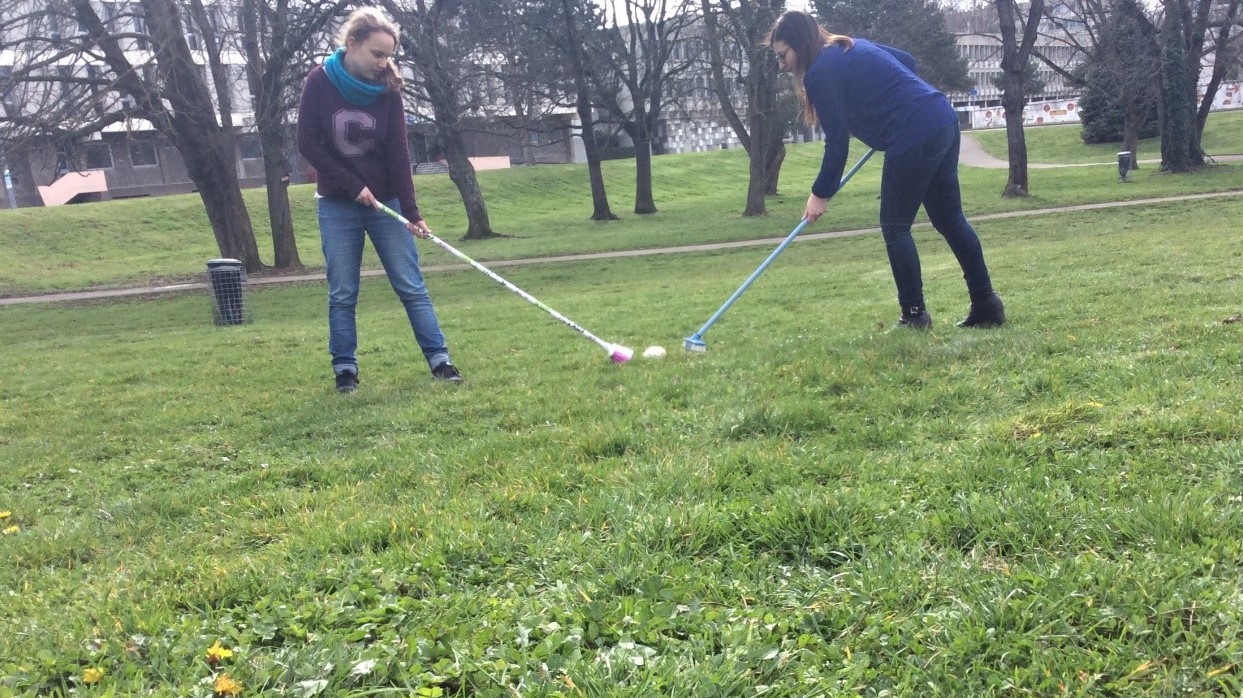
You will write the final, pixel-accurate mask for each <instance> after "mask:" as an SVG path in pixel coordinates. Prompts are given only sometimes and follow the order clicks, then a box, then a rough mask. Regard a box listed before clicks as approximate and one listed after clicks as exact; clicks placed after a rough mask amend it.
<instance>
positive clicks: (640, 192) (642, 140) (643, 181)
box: [634, 133, 656, 215]
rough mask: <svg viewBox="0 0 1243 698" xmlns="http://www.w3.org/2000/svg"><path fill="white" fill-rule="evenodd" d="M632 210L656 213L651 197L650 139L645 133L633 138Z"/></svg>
mask: <svg viewBox="0 0 1243 698" xmlns="http://www.w3.org/2000/svg"><path fill="white" fill-rule="evenodd" d="M634 212H635V213H637V214H639V215H644V214H648V213H656V201H655V199H653V198H652V139H651V136H649V135H648V134H646V133H641V134H638V138H636V139H634Z"/></svg>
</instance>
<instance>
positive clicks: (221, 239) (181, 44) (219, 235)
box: [140, 0, 263, 272]
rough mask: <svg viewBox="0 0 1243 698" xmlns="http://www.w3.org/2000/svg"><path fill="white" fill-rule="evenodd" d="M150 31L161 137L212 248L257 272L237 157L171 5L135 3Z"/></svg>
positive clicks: (159, 0) (157, 0)
mask: <svg viewBox="0 0 1243 698" xmlns="http://www.w3.org/2000/svg"><path fill="white" fill-rule="evenodd" d="M140 4H141V6H142V8H143V11H144V14H145V15H146V18H147V22H148V24H149V26H150V28H151V34H152V38H153V40H154V46H153V48H154V53H155V57H156V62H157V64H158V65H159V67H160V70H161V71H163V72H164V73H165V74H166V78H165V79H166V81H167V85H168V90H167V92H166V93H165V94H166V95H167V97H166V98H165V99H166V100H168V102H169V104H170V106H171V115H170V116H169V117H168V120H167V121H157V123H163V124H166V125H167V127H168V129H169V133H167V134H165V135H167V136H168V137H169V138H170V139H171V140H172V141H173V144H174V145H176V146H177V150H178V151H179V152H180V153H181V154H182V157H184V158H185V163H186V171H187V173H188V174H189V175H190V180H191V181H192V182H194V185H195V186H196V187H197V188H198V191H199V196H200V197H202V199H203V203H204V205H205V206H206V207H207V218H208V220H210V221H211V224H212V232H213V233H214V234H215V236H216V244H217V245H218V246H219V247H220V253H221V254H222V255H224V256H225V257H229V258H233V259H237V260H239V261H241V262H242V263H243V264H244V265H245V266H246V270H247V271H251V272H254V271H259V270H260V269H262V268H263V263H262V262H261V261H260V259H259V249H258V246H257V245H256V244H255V232H254V229H253V228H252V227H251V224H250V215H249V214H248V213H247V211H246V202H245V200H244V199H243V198H242V189H241V184H240V182H239V181H238V175H237V153H236V151H234V150H230V148H229V145H230V144H231V143H232V139H231V137H230V136H229V134H227V133H225V132H224V130H223V129H222V128H221V127H220V124H219V123H218V122H217V121H216V108H215V105H213V104H212V101H211V95H210V94H209V93H208V91H207V85H206V84H205V83H204V82H203V79H202V77H201V75H200V73H199V72H198V67H197V66H196V65H195V64H194V62H193V60H191V56H190V47H189V46H188V45H187V44H186V39H185V32H184V30H183V28H182V26H181V22H180V19H179V17H178V10H177V6H176V5H175V4H174V3H173V2H172V0H141V3H140Z"/></svg>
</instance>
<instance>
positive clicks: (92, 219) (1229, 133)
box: [0, 114, 1243, 295]
mask: <svg viewBox="0 0 1243 698" xmlns="http://www.w3.org/2000/svg"><path fill="white" fill-rule="evenodd" d="M1234 116H1235V115H1233V114H1227V115H1222V116H1221V117H1220V118H1219V117H1218V115H1216V114H1215V115H1214V117H1213V119H1211V120H1210V123H1209V127H1208V128H1207V129H1206V140H1209V139H1215V140H1216V141H1220V142H1223V143H1232V144H1233V150H1234V151H1236V152H1237V151H1243V136H1240V135H1239V134H1240V133H1243V130H1239V129H1233V130H1232V129H1231V128H1230V127H1231V125H1232V124H1234V123H1235V122H1234V121H1230V119H1229V118H1227V117H1230V118H1233V117H1234ZM1063 133H1064V132H1062V131H1058V130H1056V129H1047V128H1046V129H1031V130H1030V131H1029V144H1030V147H1031V149H1032V153H1033V155H1032V158H1033V160H1040V159H1041V158H1040V157H1038V156H1037V155H1036V153H1038V152H1040V149H1041V148H1042V147H1043V145H1042V144H1044V143H1046V142H1048V143H1061V142H1062V141H1063V140H1065V138H1064V136H1063V135H1062V134H1063ZM1066 133H1068V131H1067V132H1066ZM1075 133H1077V130H1076V131H1075ZM977 135H980V136H995V135H996V134H990V133H981V134H977ZM1001 135H1002V137H1003V138H1004V134H1001ZM1002 142H1003V151H1004V140H1003V141H1002ZM1058 148H1059V152H1060V151H1061V150H1062V149H1063V146H1062V145H1059V146H1058ZM820 152H821V148H820V146H819V145H818V144H806V145H798V146H793V147H791V149H790V155H789V156H788V157H787V159H786V164H785V166H784V168H783V170H782V183H781V187H782V191H783V195H782V196H778V197H774V198H773V199H771V200H770V201H769V211H770V214H771V215H770V216H769V217H768V218H765V219H759V220H754V219H742V218H741V217H739V216H738V215H737V212H738V211H739V210H740V209H741V205H742V203H743V198H744V197H745V186H746V182H745V178H746V160H745V154H744V153H743V152H742V151H738V150H734V151H725V152H720V151H718V152H712V153H701V154H692V155H682V156H667V157H660V158H656V159H655V160H654V165H653V166H654V176H655V197H656V203H657V205H658V206H659V207H660V209H661V212H660V213H659V214H657V215H654V216H635V215H633V214H630V213H629V212H628V211H629V207H630V204H631V203H632V198H631V197H632V194H633V179H634V169H633V163H631V162H626V161H613V162H608V163H606V164H605V166H606V167H605V175H606V181H607V182H608V184H609V188H610V189H609V190H610V194H611V197H612V198H611V202H612V205H613V208H614V210H615V212H617V213H619V214H621V215H622V216H623V220H621V221H617V222H612V223H607V224H601V223H594V222H592V221H590V220H587V218H588V216H589V215H590V194H589V189H588V185H587V178H586V171H585V168H584V166H582V165H552V166H542V167H538V168H520V169H514V170H507V171H499V172H497V171H493V172H481V173H480V175H479V177H480V182H481V186H482V188H483V191H484V193H485V196H486V197H487V200H488V205H489V210H490V213H491V217H492V221H493V224H494V226H495V227H496V229H497V230H498V231H500V232H503V233H505V234H507V235H510V236H511V237H508V238H503V239H497V240H490V241H482V242H469V243H464V244H462V245H461V247H462V249H463V250H464V251H465V252H466V253H467V254H469V255H471V256H472V257H475V258H476V259H479V260H484V261H486V260H493V259H513V258H521V257H532V256H541V255H549V254H565V253H573V252H590V251H600V250H617V249H636V248H645V247H659V246H666V245H681V244H694V243H703V242H717V241H727V240H737V239H747V238H765V237H775V236H781V235H784V234H785V233H787V232H788V231H789V229H790V228H792V227H793V224H794V223H795V222H797V220H798V216H799V215H800V214H801V213H802V205H803V203H804V201H805V198H806V197H805V196H804V195H803V193H802V192H804V191H806V187H807V183H808V182H810V181H811V179H812V177H813V173H814V171H815V169H816V168H817V167H818V166H819V155H820ZM879 172H880V164H879V159H877V160H875V161H873V162H872V163H869V164H868V166H867V167H865V168H864V169H863V170H862V171H861V172H860V174H859V175H858V176H857V177H856V178H855V179H854V180H853V181H852V182H851V183H850V185H849V186H848V187H847V188H846V189H845V190H843V192H842V193H841V194H840V195H839V196H838V197H836V198H835V199H834V202H833V206H832V208H831V209H830V214H829V215H828V216H826V218H824V219H822V220H821V222H819V223H818V224H817V226H816V227H815V229H816V230H829V229H856V228H865V227H871V226H873V225H875V220H876V192H877V189H878V186H879V184H878V180H879ZM1030 175H1031V191H1032V192H1033V196H1032V197H1030V198H1028V199H1024V200H1017V201H1016V200H1004V199H1001V198H1000V197H999V196H998V194H999V193H1000V191H1001V190H1002V189H1003V188H1004V186H1005V177H1006V173H1005V171H1004V170H978V169H972V168H964V170H963V173H962V179H963V185H964V191H965V194H964V198H965V202H966V206H967V208H968V212H969V213H970V214H982V213H994V212H1000V211H1012V210H1025V209H1032V208H1041V207H1048V206H1060V205H1070V204H1076V203H1089V202H1098V201H1110V200H1114V199H1117V198H1120V197H1122V198H1130V199H1138V198H1144V197H1151V196H1162V195H1172V194H1179V193H1189V192H1198V191H1209V190H1224V189H1235V188H1239V187H1241V186H1243V166H1240V165H1239V164H1237V163H1233V164H1228V165H1223V166H1221V167H1214V168H1209V169H1207V170H1205V171H1204V172H1201V173H1198V174H1195V175H1186V176H1179V177H1164V176H1160V175H1158V174H1156V173H1155V172H1154V171H1153V170H1151V169H1149V170H1146V171H1144V172H1143V173H1142V174H1140V175H1139V176H1138V177H1137V178H1136V181H1135V182H1133V183H1131V184H1128V185H1126V186H1125V188H1123V187H1120V186H1119V185H1118V184H1117V182H1116V177H1115V176H1114V175H1113V171H1112V169H1111V166H1108V165H1106V166H1101V167H1099V168H1096V167H1085V168H1069V169H1063V170H1032V172H1031V173H1030ZM417 185H418V187H419V192H420V201H421V202H422V206H423V209H424V212H425V215H426V216H427V217H428V220H429V221H430V222H431V223H432V225H433V226H434V229H436V230H437V231H438V232H440V233H441V234H442V235H443V236H444V237H445V239H446V240H449V241H451V242H455V243H456V241H457V240H456V238H457V237H458V236H459V235H460V233H459V232H457V231H461V230H462V229H463V228H464V226H465V219H464V214H463V212H462V208H461V205H460V204H459V203H458V199H457V196H456V192H455V191H454V190H453V189H452V184H451V183H450V182H449V179H448V176H447V175H433V176H426V177H419V178H418V181H417ZM245 193H246V198H247V201H248V203H249V204H250V210H251V215H252V220H254V221H256V222H257V225H258V228H257V229H258V230H259V236H258V237H259V240H260V249H261V250H265V249H266V248H269V247H270V245H269V244H267V242H266V239H265V234H264V233H263V232H262V231H263V229H264V228H263V222H265V221H266V220H267V209H266V199H265V197H264V194H263V191H262V190H257V189H256V190H249V191H247V192H245ZM290 194H291V198H292V200H293V206H294V211H293V213H294V223H295V231H296V232H297V235H298V246H299V250H300V251H301V255H302V259H303V261H304V263H306V264H308V265H311V266H318V265H320V264H321V263H322V258H321V256H320V253H319V240H318V232H317V227H316V223H315V219H314V208H313V205H314V200H313V198H312V194H313V190H312V188H311V186H310V185H304V186H294V187H291V189H290ZM209 230H210V229H209V227H208V225H207V219H206V216H205V214H204V213H203V210H202V204H201V202H200V201H199V199H198V197H197V196H195V195H187V196H169V197H159V198H152V199H140V200H128V201H114V202H106V203H100V204H91V205H88V206H69V207H62V208H58V209H19V210H16V211H8V210H6V211H0V231H3V232H0V294H2V295H16V294H28V293H35V292H41V291H51V290H77V289H82V288H89V287H107V286H118V285H133V284H143V283H150V282H153V281H166V280H185V279H189V278H201V277H202V274H203V262H204V261H205V260H207V259H211V258H214V257H217V256H218V255H219V252H218V250H217V249H216V247H215V243H214V241H213V240H212V237H211V234H210V232H209ZM424 250H425V251H424V257H425V263H427V264H435V263H439V262H448V261H454V260H452V258H450V257H449V256H448V255H447V254H446V253H444V252H443V251H441V250H439V249H438V248H435V246H433V245H425V246H424ZM266 254H267V253H265V255H266ZM367 264H368V266H369V267H372V268H378V266H379V265H378V263H377V262H376V261H375V260H373V259H369V260H368V262H367Z"/></svg>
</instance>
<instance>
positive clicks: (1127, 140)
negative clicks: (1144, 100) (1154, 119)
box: [1122, 105, 1148, 170]
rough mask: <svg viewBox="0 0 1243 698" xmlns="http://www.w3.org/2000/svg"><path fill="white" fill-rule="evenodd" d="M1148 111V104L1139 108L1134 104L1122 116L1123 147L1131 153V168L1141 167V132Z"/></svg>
mask: <svg viewBox="0 0 1243 698" xmlns="http://www.w3.org/2000/svg"><path fill="white" fill-rule="evenodd" d="M1147 113H1148V107H1147V106H1146V105H1143V106H1141V107H1140V108H1139V109H1137V108H1135V107H1134V106H1132V107H1131V108H1129V109H1127V110H1126V112H1125V113H1124V115H1123V117H1122V149H1123V150H1124V151H1127V152H1129V153H1130V154H1131V169H1132V170H1138V169H1139V132H1140V129H1141V128H1142V126H1143V123H1144V117H1145V115H1146V114H1147Z"/></svg>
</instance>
